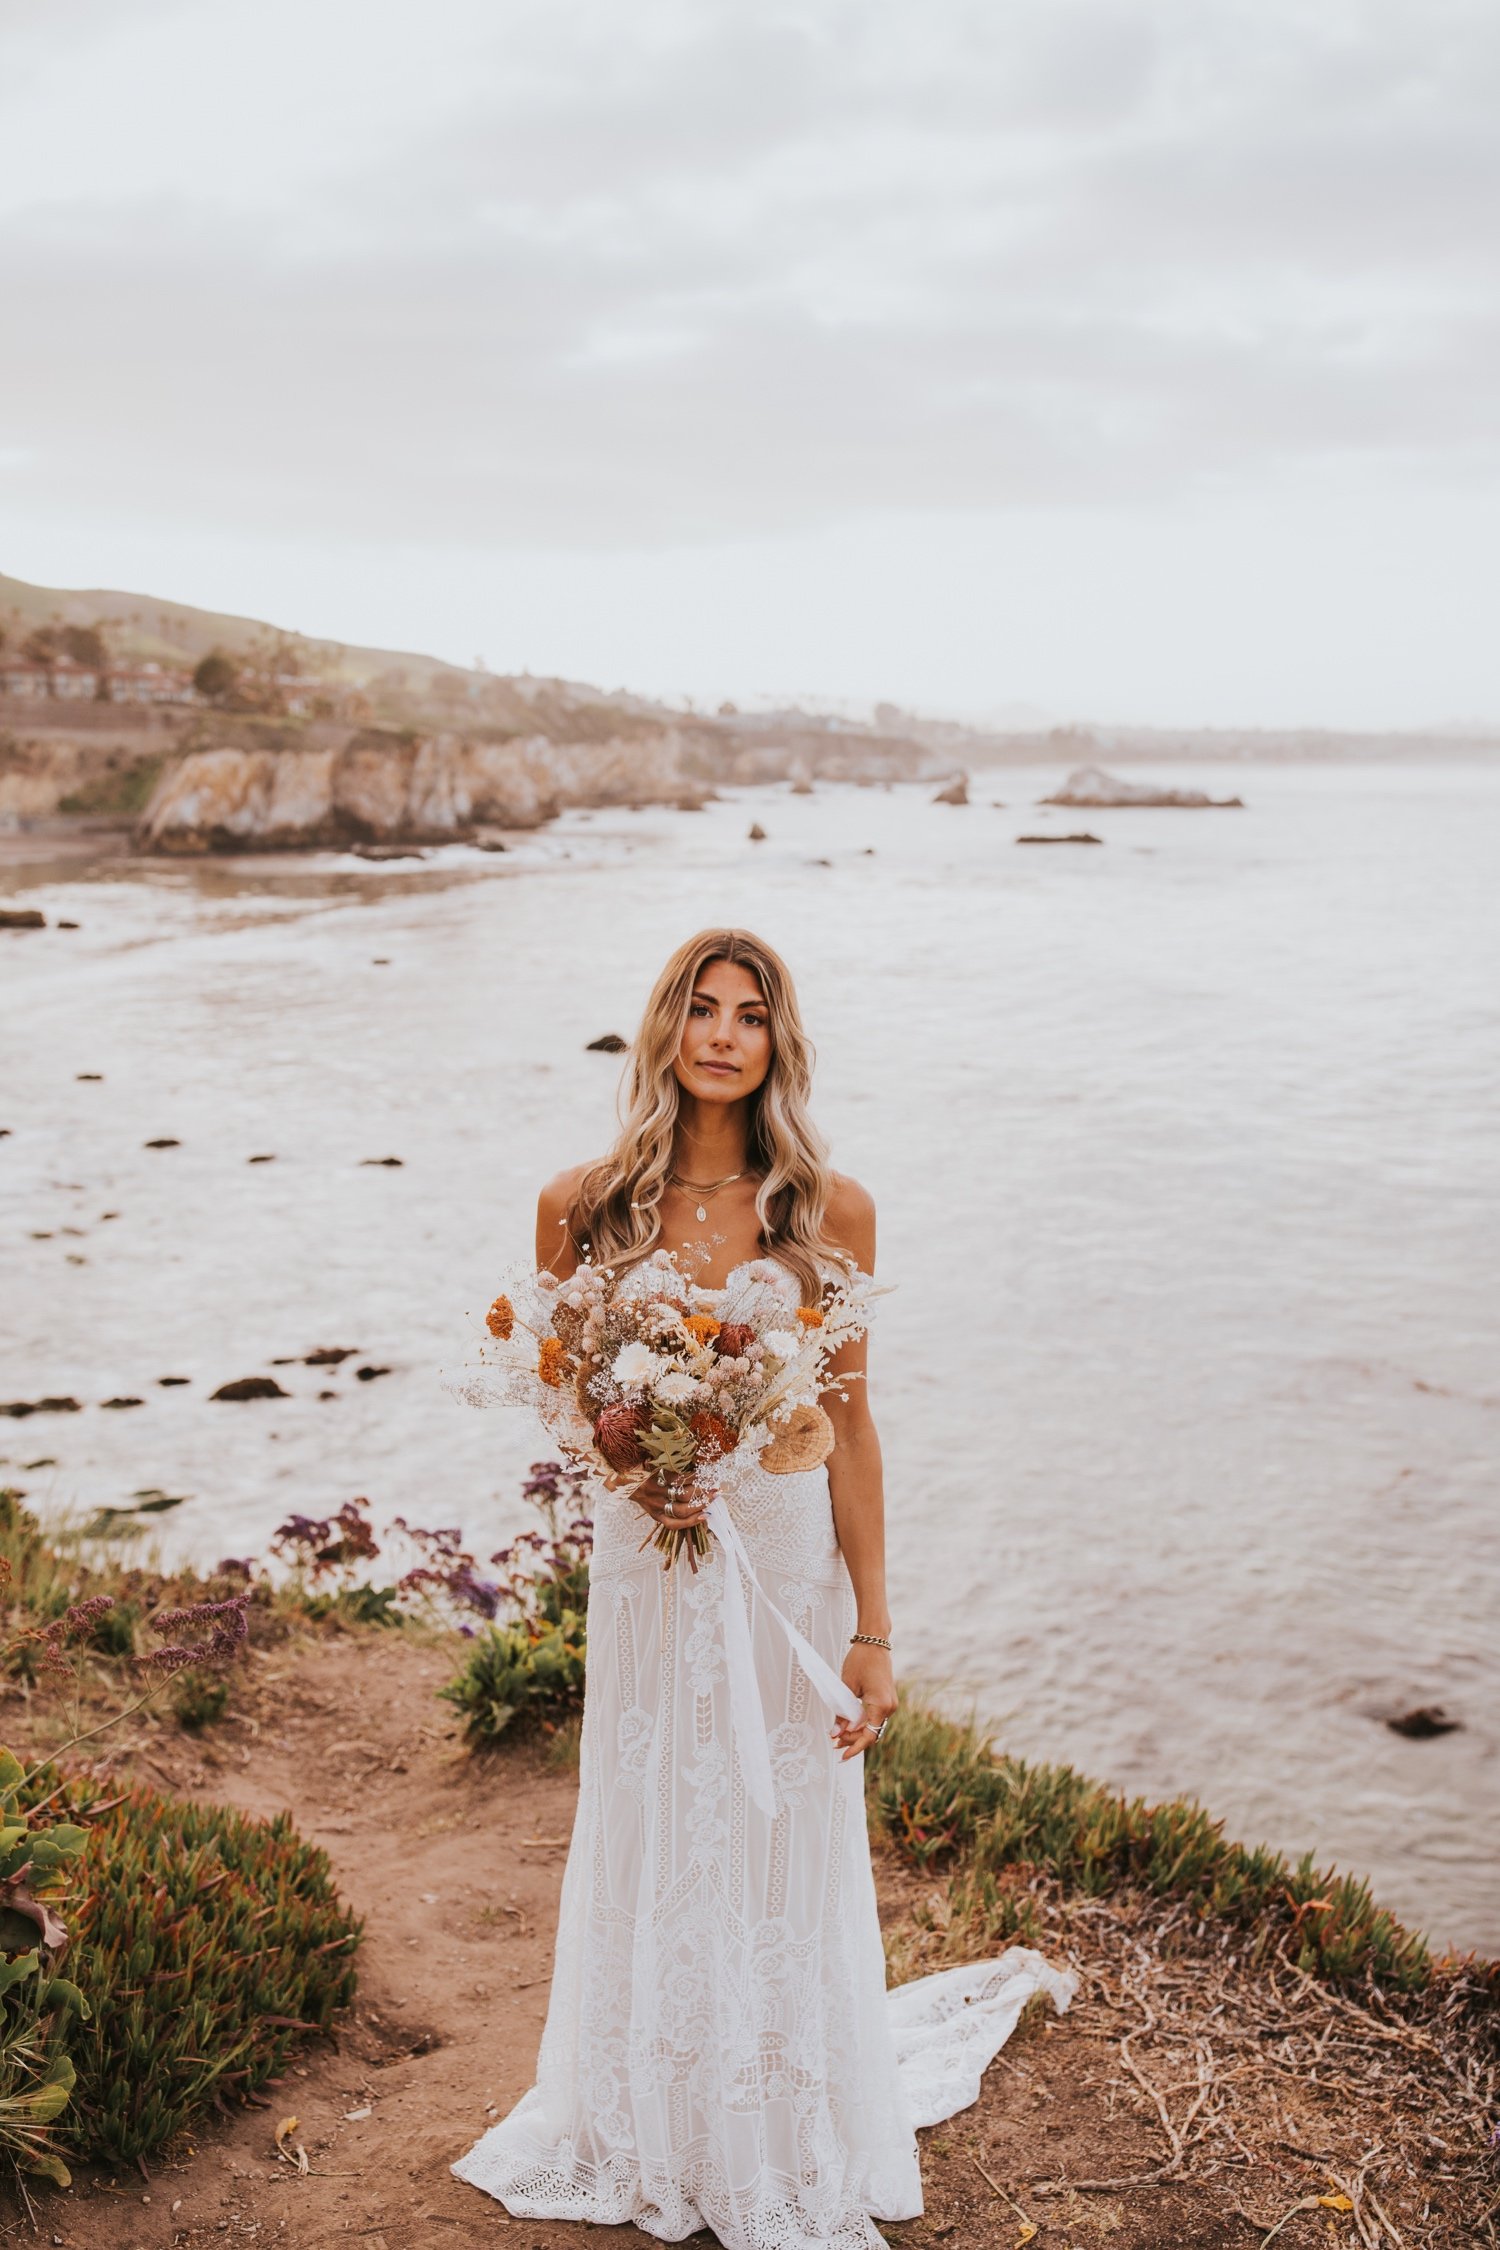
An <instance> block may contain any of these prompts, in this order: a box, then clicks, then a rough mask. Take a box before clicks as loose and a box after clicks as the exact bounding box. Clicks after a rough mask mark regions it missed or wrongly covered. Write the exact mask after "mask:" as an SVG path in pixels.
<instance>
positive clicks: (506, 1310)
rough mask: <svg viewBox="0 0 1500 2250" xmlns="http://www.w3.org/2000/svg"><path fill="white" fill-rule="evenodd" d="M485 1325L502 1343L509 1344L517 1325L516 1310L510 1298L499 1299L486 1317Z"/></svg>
mask: <svg viewBox="0 0 1500 2250" xmlns="http://www.w3.org/2000/svg"><path fill="white" fill-rule="evenodd" d="M484 1325H485V1327H486V1328H487V1329H488V1330H489V1332H490V1334H491V1335H492V1336H498V1337H499V1339H500V1341H501V1343H502V1344H504V1343H508V1342H509V1340H510V1336H511V1332H512V1330H513V1329H514V1327H515V1325H516V1308H515V1306H514V1305H513V1304H512V1303H511V1301H510V1299H509V1297H497V1298H496V1299H495V1302H494V1303H493V1304H492V1305H491V1307H490V1309H489V1311H488V1312H487V1313H486V1314H485V1316H484Z"/></svg>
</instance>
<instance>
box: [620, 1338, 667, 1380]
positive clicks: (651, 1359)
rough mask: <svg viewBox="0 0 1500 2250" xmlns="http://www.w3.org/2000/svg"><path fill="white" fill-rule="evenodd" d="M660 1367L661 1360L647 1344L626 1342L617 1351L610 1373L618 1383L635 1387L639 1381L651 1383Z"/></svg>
mask: <svg viewBox="0 0 1500 2250" xmlns="http://www.w3.org/2000/svg"><path fill="white" fill-rule="evenodd" d="M660 1368H661V1361H660V1360H659V1359H658V1358H657V1356H656V1354H655V1352H653V1351H650V1350H648V1349H647V1347H646V1345H644V1344H624V1345H622V1346H621V1348H620V1350H619V1351H617V1352H616V1353H615V1358H614V1365H613V1366H612V1367H611V1369H610V1373H611V1374H612V1375H613V1377H614V1379H615V1381H616V1382H617V1383H619V1384H622V1385H623V1386H625V1387H626V1388H628V1389H633V1388H634V1387H635V1386H636V1385H637V1384H638V1383H649V1382H650V1381H651V1378H652V1376H653V1375H655V1374H657V1373H658V1372H659V1370H660Z"/></svg>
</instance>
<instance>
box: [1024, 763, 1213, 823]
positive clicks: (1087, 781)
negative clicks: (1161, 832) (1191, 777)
mask: <svg viewBox="0 0 1500 2250" xmlns="http://www.w3.org/2000/svg"><path fill="white" fill-rule="evenodd" d="M1042 803H1043V804H1044V805H1090V806H1093V805H1177V806H1180V807H1182V808H1183V809H1184V810H1185V811H1194V812H1195V811H1200V810H1203V809H1205V808H1212V809H1213V810H1216V811H1229V810H1231V809H1234V808H1237V809H1238V810H1239V811H1241V812H1243V811H1244V809H1245V800H1244V798H1243V797H1210V796H1209V795H1208V793H1207V791H1206V790H1203V789H1163V788H1160V787H1159V786H1158V785H1157V784H1156V783H1154V782H1150V781H1121V780H1120V779H1119V778H1118V777H1117V776H1116V775H1115V774H1112V773H1106V772H1105V771H1104V768H1103V767H1102V766H1079V767H1078V768H1077V770H1076V771H1075V772H1073V773H1070V774H1069V776H1068V778H1067V780H1066V781H1065V782H1064V783H1063V785H1062V787H1061V789H1059V790H1058V791H1057V792H1056V793H1055V795H1053V796H1051V797H1044V798H1043V799H1042Z"/></svg>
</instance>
